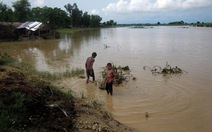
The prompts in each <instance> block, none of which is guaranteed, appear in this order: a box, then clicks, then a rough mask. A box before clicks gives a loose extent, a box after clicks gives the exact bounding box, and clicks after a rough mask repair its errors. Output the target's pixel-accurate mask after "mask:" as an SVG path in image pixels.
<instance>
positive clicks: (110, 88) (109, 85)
mask: <svg viewBox="0 0 212 132" xmlns="http://www.w3.org/2000/svg"><path fill="white" fill-rule="evenodd" d="M106 91H107V93H108V94H109V93H110V94H111V95H112V94H113V82H111V83H106Z"/></svg>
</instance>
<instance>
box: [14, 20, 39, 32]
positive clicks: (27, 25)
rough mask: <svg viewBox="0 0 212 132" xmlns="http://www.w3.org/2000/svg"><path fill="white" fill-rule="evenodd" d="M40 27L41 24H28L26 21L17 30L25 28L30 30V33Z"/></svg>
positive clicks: (36, 22)
mask: <svg viewBox="0 0 212 132" xmlns="http://www.w3.org/2000/svg"><path fill="white" fill-rule="evenodd" d="M41 25H42V22H38V21H34V22H29V21H27V22H25V23H23V24H21V25H20V26H19V27H17V28H18V29H21V28H26V29H28V30H31V31H36V30H37V29H38V28H39V27H40V26H41Z"/></svg>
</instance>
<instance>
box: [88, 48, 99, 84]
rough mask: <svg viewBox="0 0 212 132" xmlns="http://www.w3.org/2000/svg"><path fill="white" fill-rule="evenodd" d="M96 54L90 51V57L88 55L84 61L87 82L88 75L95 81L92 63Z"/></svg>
mask: <svg viewBox="0 0 212 132" xmlns="http://www.w3.org/2000/svg"><path fill="white" fill-rule="evenodd" d="M96 56H97V54H96V52H93V53H92V56H91V57H88V58H87V60H86V62H85V68H86V74H87V81H86V82H87V83H88V81H89V78H90V76H91V77H93V81H95V75H94V70H93V63H94V61H95V58H96Z"/></svg>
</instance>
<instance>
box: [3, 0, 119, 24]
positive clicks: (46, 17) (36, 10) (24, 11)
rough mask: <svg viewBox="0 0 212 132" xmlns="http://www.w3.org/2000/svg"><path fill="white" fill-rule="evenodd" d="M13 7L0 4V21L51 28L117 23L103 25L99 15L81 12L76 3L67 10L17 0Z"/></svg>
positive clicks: (68, 6) (69, 5) (68, 5)
mask: <svg viewBox="0 0 212 132" xmlns="http://www.w3.org/2000/svg"><path fill="white" fill-rule="evenodd" d="M12 7H13V9H12V8H11V7H9V6H8V5H6V4H4V3H3V2H0V21H2V22H25V21H40V22H43V23H47V24H48V25H49V26H50V27H51V28H67V27H73V28H77V27H100V26H102V25H103V26H114V25H116V22H114V21H113V20H109V21H107V22H103V23H102V24H101V21H102V18H101V17H100V16H99V15H93V14H92V15H90V14H88V12H83V11H82V10H80V9H79V8H78V6H77V4H76V3H74V4H70V3H68V4H66V5H65V6H64V8H65V10H62V9H60V8H57V7H54V8H52V7H47V6H44V7H33V8H31V4H30V2H29V1H28V0H17V1H16V2H13V3H12Z"/></svg>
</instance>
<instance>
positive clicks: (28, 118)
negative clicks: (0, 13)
mask: <svg viewBox="0 0 212 132" xmlns="http://www.w3.org/2000/svg"><path fill="white" fill-rule="evenodd" d="M82 72H84V71H82V70H80V69H73V71H69V72H67V73H65V74H50V73H47V72H43V73H42V72H37V71H36V70H35V69H34V68H32V67H31V66H29V65H27V64H24V63H19V62H17V61H15V60H14V59H13V58H11V57H10V56H8V55H7V54H2V53H1V54H0V97H1V98H0V109H1V111H0V130H1V131H3V132H4V131H61V132H62V131H76V132H78V131H134V130H133V129H131V128H128V127H126V126H124V125H122V124H120V123H119V122H118V121H116V120H114V119H113V118H112V117H111V116H110V115H109V114H108V113H107V112H105V110H102V106H101V104H99V103H98V101H89V100H86V99H77V98H75V97H73V95H72V92H71V91H69V92H67V93H64V92H61V91H60V90H59V89H58V88H57V87H56V86H54V85H52V82H54V81H56V80H59V79H61V78H64V77H73V76H79V75H81V74H82Z"/></svg>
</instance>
